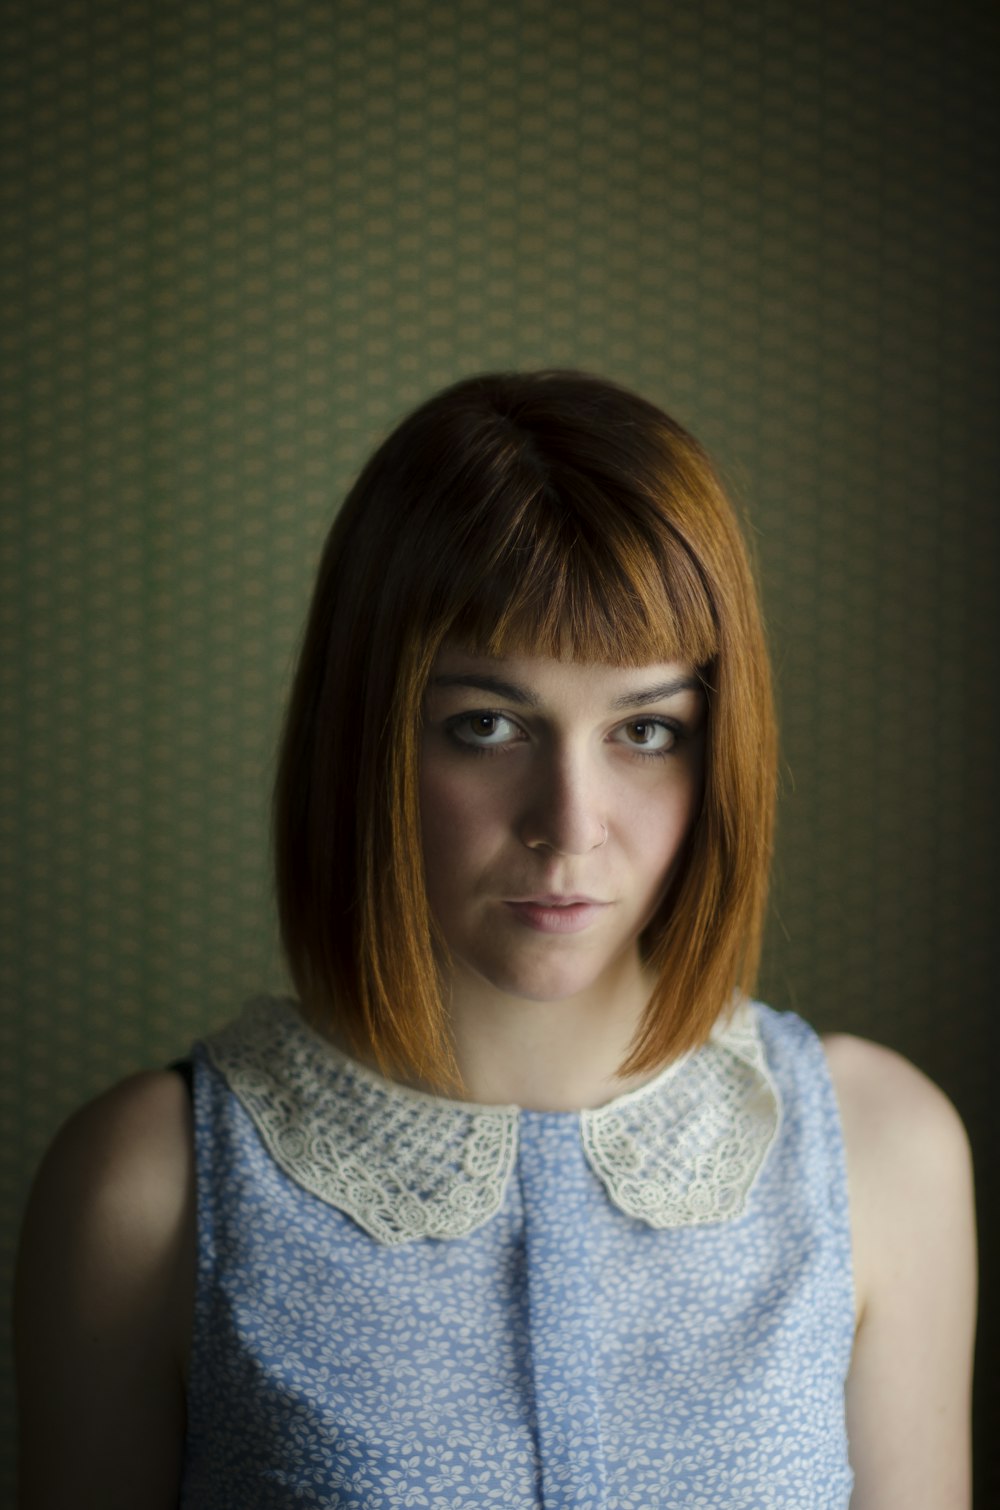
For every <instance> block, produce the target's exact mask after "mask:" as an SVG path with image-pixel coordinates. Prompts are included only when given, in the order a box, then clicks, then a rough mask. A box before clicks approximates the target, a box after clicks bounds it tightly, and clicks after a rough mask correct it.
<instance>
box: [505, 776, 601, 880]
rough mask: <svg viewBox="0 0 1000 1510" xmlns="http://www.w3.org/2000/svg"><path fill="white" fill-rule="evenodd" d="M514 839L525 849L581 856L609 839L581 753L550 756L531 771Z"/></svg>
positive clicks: (598, 795)
mask: <svg viewBox="0 0 1000 1510" xmlns="http://www.w3.org/2000/svg"><path fill="white" fill-rule="evenodd" d="M518 835H519V837H520V839H521V842H522V843H523V844H525V845H526V846H527V847H528V849H547V850H551V851H552V853H553V854H560V855H583V854H587V853H588V852H589V851H590V850H592V849H600V847H601V845H602V844H604V843H605V842H606V840H607V837H608V829H607V824H606V822H605V818H604V816H603V815H602V800H601V793H600V787H599V783H598V781H597V777H596V773H595V772H593V771H592V770H590V769H589V767H588V763H587V760H586V757H585V755H584V754H583V753H582V752H581V753H578V754H575V755H574V754H573V753H572V752H571V751H568V750H563V751H552V752H551V754H550V756H549V757H548V758H547V759H545V760H540V761H539V762H538V764H537V765H536V767H535V769H534V771H533V772H532V778H531V783H530V786H529V787H528V790H527V794H526V798H525V802H524V807H523V810H522V812H521V815H520V820H519V824H518Z"/></svg>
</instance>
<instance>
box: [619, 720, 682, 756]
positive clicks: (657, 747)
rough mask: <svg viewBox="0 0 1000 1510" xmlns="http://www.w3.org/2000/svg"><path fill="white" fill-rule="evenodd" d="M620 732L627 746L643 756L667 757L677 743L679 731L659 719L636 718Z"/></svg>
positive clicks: (624, 725) (623, 726)
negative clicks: (630, 746)
mask: <svg viewBox="0 0 1000 1510" xmlns="http://www.w3.org/2000/svg"><path fill="white" fill-rule="evenodd" d="M619 732H620V733H621V735H622V736H623V739H624V742H625V743H626V744H630V745H632V746H633V747H634V748H635V749H636V750H637V751H640V752H641V753H642V754H643V755H666V754H667V753H668V752H669V751H670V750H672V749H673V748H674V746H675V745H676V743H677V730H676V729H675V728H674V727H673V725H672V724H668V723H664V722H663V721H662V720H661V719H658V718H634V719H633V720H632V721H631V723H627V724H623V725H622V727H621V730H620V731H619Z"/></svg>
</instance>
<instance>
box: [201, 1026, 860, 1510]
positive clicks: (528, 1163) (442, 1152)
mask: <svg viewBox="0 0 1000 1510" xmlns="http://www.w3.org/2000/svg"><path fill="white" fill-rule="evenodd" d="M194 1106H195V1138H196V1163H197V1202H198V1279H197V1296H196V1304H195V1323H194V1335H193V1344H192V1355H191V1365H190V1378H189V1395H188V1430H187V1440H186V1447H185V1460H184V1471H183V1481H182V1492H181V1506H182V1510H231V1507H233V1506H235V1505H238V1506H240V1510H257V1507H260V1510H265V1507H266V1510H271V1507H274V1510H278V1507H282V1510H285V1507H291V1506H337V1507H341V1506H343V1507H347V1506H350V1507H352V1510H368V1507H379V1510H395V1507H397V1506H398V1507H403V1506H418V1507H440V1510H445V1507H447V1510H484V1507H489V1506H496V1507H497V1510H532V1507H545V1510H652V1507H660V1506H664V1507H692V1510H694V1507H698V1510H736V1507H740V1510H743V1507H747V1510H749V1507H754V1510H764V1507H766V1510H846V1506H847V1504H848V1500H849V1498H850V1493H851V1484H852V1475H851V1470H850V1467H849V1464H848V1457H847V1439H846V1431H845V1421H844V1384H845V1379H846V1375H847V1369H848V1365H849V1362H850V1355H851V1346H852V1341H853V1333H854V1304H853V1288H852V1277H851V1253H850V1230H849V1220H848V1207H847V1188H846V1178H845V1171H844V1161H843V1148H842V1143H841V1134H840V1124H839V1118H838V1113H837V1108H836V1104H835V1101H834V1095H833V1089H832V1086H831V1083H830V1080H829V1076H828V1074H827V1069H826V1061H825V1057H824V1054H823V1050H822V1047H821V1045H820V1043H819V1040H818V1039H817V1038H816V1036H815V1034H814V1033H813V1031H812V1030H811V1029H810V1028H809V1027H807V1026H806V1024H805V1023H804V1022H802V1021H801V1019H799V1018H798V1017H795V1016H794V1015H792V1014H790V1013H783V1014H779V1013H776V1012H773V1011H771V1010H770V1009H769V1008H767V1007H762V1006H759V1005H757V1004H750V1003H745V1004H743V1005H741V1006H740V1007H739V1008H738V1009H737V1011H736V1012H735V1013H734V1014H733V1016H732V1018H731V1019H730V1020H729V1021H728V1022H726V1023H725V1024H722V1025H720V1026H718V1027H717V1029H716V1030H715V1032H714V1033H713V1036H712V1038H711V1039H710V1041H709V1043H708V1044H706V1045H705V1046H704V1047H703V1048H701V1049H699V1050H697V1051H695V1052H694V1053H692V1054H690V1055H687V1056H686V1057H685V1058H683V1059H681V1060H679V1061H677V1062H676V1063H674V1064H672V1065H670V1066H669V1067H668V1068H667V1069H666V1070H665V1071H663V1072H662V1073H661V1074H660V1075H658V1076H657V1077H656V1078H655V1079H653V1080H652V1081H650V1082H649V1083H648V1084H647V1085H645V1086H643V1087H641V1088H640V1089H639V1090H637V1091H632V1092H630V1093H628V1094H626V1095H623V1096H621V1097H619V1098H617V1099H616V1100H614V1101H612V1102H610V1103H609V1104H608V1105H606V1106H604V1107H601V1108H599V1109H597V1110H592V1111H583V1112H536V1111H523V1110H519V1109H518V1108H517V1107H498V1106H476V1105H472V1104H468V1103H464V1102H458V1101H452V1100H449V1099H447V1098H444V1097H439V1096H434V1095H429V1094H425V1093H422V1092H419V1091H415V1090H410V1089H408V1088H406V1087H403V1086H400V1085H397V1084H395V1083H393V1082H390V1081H387V1080H384V1079H382V1078H381V1077H380V1076H378V1075H377V1074H375V1073H374V1072H373V1071H371V1070H368V1069H366V1068H364V1067H362V1066H360V1065H358V1064H356V1063H354V1061H352V1060H350V1059H348V1058H346V1057H345V1056H344V1055H342V1054H340V1053H339V1052H338V1051H337V1050H335V1049H334V1048H333V1047H332V1046H330V1045H329V1044H328V1043H327V1042H326V1040H325V1039H322V1038H320V1037H319V1036H317V1035H316V1034H315V1033H313V1032H312V1031H311V1030H310V1029H309V1028H308V1027H307V1026H306V1025H305V1024H304V1022H303V1021H302V1019H301V1018H300V1017H299V1015H298V1013H297V1011H296V1008H295V1004H294V1003H291V1002H287V1001H281V1000H276V999H270V998H268V999H261V1000H259V1001H256V1002H254V1003H251V1004H250V1006H249V1007H248V1008H247V1009H246V1011H245V1013H244V1015H243V1017H242V1018H241V1019H239V1020H238V1021H237V1022H236V1023H235V1024H233V1025H231V1026H230V1027H228V1028H225V1029H223V1030H222V1031H221V1032H219V1033H217V1034H215V1035H214V1036H212V1037H211V1038H209V1039H208V1040H207V1041H206V1042H205V1043H203V1044H200V1045H197V1046H196V1048H195V1051H194Z"/></svg>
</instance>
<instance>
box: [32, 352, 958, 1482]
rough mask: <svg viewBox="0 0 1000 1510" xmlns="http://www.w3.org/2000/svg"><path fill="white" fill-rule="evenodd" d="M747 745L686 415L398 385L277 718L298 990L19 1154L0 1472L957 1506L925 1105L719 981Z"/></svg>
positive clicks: (873, 1053) (722, 524) (949, 1308)
mask: <svg viewBox="0 0 1000 1510" xmlns="http://www.w3.org/2000/svg"><path fill="white" fill-rule="evenodd" d="M774 769H775V747H774V737H773V721H772V712H771V701H770V689H769V675H768V666H767V658H766V653H765V648H764V640H763V633H762V628H761V623H760V616H759V610H758V606H757V601H756V595H755V592H754V588H753V583H752V579H751V574H750V571H749V569H748V566H747V561H746V557H745V552H744V548H743V545H742V542H741V538H740V534H739V530H738V528H737V525H736V522H735V519H734V516H733V512H732V509H731V507H730V506H729V504H728V502H727V501H726V499H725V497H724V495H723V493H722V490H721V488H720V486H719V484H718V482H717V480H716V478H715V476H714V474H713V471H712V469H711V466H710V464H709V462H708V461H707V459H706V457H705V455H704V453H703V452H702V451H701V449H700V448H699V446H698V445H697V443H696V442H695V441H693V440H692V438H691V437H690V436H689V435H687V434H686V433H685V431H683V430H682V429H681V428H680V427H679V426H678V425H676V424H675V423H674V422H673V421H672V420H670V419H669V418H668V417H667V416H666V415H664V414H663V413H661V412H660V411H659V410H657V409H656V408H654V407H653V406H652V405H651V404H648V403H646V402H645V401H644V400H642V399H640V398H638V397H636V396H634V395H632V394H629V393H627V392H625V391H623V390H621V389H619V388H617V387H615V386H613V385H612V384H610V383H606V382H602V381H599V380H597V379H594V378H590V377H585V376H582V375H579V374H572V373H539V374H532V375H526V376H495V377H482V378H476V379H472V380H470V381H467V382H464V383H460V384H458V385H457V386H456V387H454V388H452V389H450V390H448V391H446V392H445V393H443V394H441V395H439V396H438V397H436V398H434V399H432V400H431V401H430V402H429V403H427V404H426V405H424V406H423V407H422V408H421V409H419V410H418V411H417V412H416V413H415V414H414V415H412V416H411V417H410V418H409V419H408V420H406V421H405V422H404V423H403V424H402V425H401V426H400V427H399V429H398V430H397V431H396V432H395V433H394V434H393V435H392V436H390V438H389V439H388V440H387V441H386V442H385V444H384V445H383V446H382V447H381V449H380V450H379V451H378V452H377V453H376V455H375V456H374V458H373V459H372V461H371V462H370V463H369V465H368V466H367V468H366V469H365V471H364V472H363V474H362V476H361V477H360V479H359V481H358V483H357V484H356V486H355V488H354V489H353V491H352V493H351V495H350V497H349V498H348V500H347V502H346V504H345V505H344V508H343V509H342V510H341V512H340V515H339V516H338V518H337V520H336V523H335V524H334V527H333V530H332V531H331V535H330V539H329V541H328V544H327V547H326V551H325V554H324V557H323V561H322V564H321V568H320V573H319V579H318V583H317V586H316V591H315V596H314V601H313V606H312V611H311V617H310V620H309V623H308V627H307V632H306V637H305V642H304V646H303V650H302V655H301V659H300V665H299V670H298V674H297V679H296V683H295V687H294V692H293V696H292V700H291V705H290V709H289V713H288V719H287V725H286V730H285V735H284V744H283V750H282V757H281V765H280V771H279V776H278V782H277V790H276V800H275V851H276V861H277V894H278V903H279V913H280V918H281V925H282V933H283V939H284V944H285V949H286V953H287V957H288V961H289V965H290V969H291V974H292V977H293V979H294V982H295V985H296V988H297V991H298V998H299V999H298V1001H297V1002H296V1003H289V1002H281V1001H274V1000H262V1001H259V1002H257V1003H254V1004H252V1005H251V1007H250V1008H249V1009H248V1010H247V1012H246V1013H245V1014H244V1016H243V1017H242V1018H241V1019H240V1020H238V1021H237V1022H236V1023H235V1024H233V1025H231V1026H230V1027H229V1028H227V1029H225V1030H223V1031H222V1032H221V1033H218V1034H216V1035H214V1036H213V1037H212V1038H211V1039H210V1040H208V1042H207V1043H206V1044H204V1045H201V1046H199V1047H198V1048H197V1049H196V1051H195V1055H194V1066H193V1107H194V1111H193V1118H192V1102H191V1097H190V1094H189V1090H188V1087H187V1086H186V1085H185V1083H184V1079H183V1078H182V1076H181V1075H179V1074H177V1073H174V1072H172V1071H164V1072H162V1073H152V1074H145V1075H140V1076H137V1077H134V1078H133V1079H131V1080H129V1081H127V1082H125V1083H124V1084H123V1085H121V1086H119V1087H117V1088H116V1089H114V1090H112V1091H111V1092H110V1093H109V1094H108V1095H106V1096H105V1097H103V1098H102V1099H100V1100H99V1101H97V1102H96V1103H94V1104H93V1105H92V1106H90V1107H88V1108H85V1109H84V1110H83V1111H82V1112H81V1113H79V1114H78V1115H77V1116H76V1117H75V1118H74V1119H72V1120H71V1122H70V1123H69V1124H68V1126H67V1127H66V1128H65V1129H64V1130H63V1132H62V1133H61V1134H60V1135H59V1137H58V1139H57V1140H56V1143H55V1145H54V1147H53V1149H52V1150H51V1152H50V1154H49V1156H48V1158H47V1160H46V1162H45V1164H44V1166H43V1169H42V1171H41V1173H40V1175H39V1178H38V1181H37V1185H36V1189H35V1192H34V1195H33V1198H32V1202H31V1206H30V1209H29V1213H28V1217H27V1221H26V1225H25V1235H24V1241H23V1249H22V1258H21V1268H20V1282H19V1292H18V1344H19V1367H20V1376H21V1391H22V1401H23V1422H24V1424H23V1444H24V1445H23V1476H24V1489H23V1496H24V1498H23V1503H24V1504H25V1505H31V1506H61V1505H70V1504H72V1505H73V1506H74V1507H80V1506H84V1505H90V1504H93V1505H98V1504H99V1505H101V1506H102V1507H108V1506H119V1505H120V1506H140V1505H141V1506H144V1507H151V1506H157V1505H163V1506H168V1505H170V1506H172V1505H176V1504H177V1502H178V1496H179V1497H180V1503H181V1504H182V1505H184V1506H186V1507H187V1506H191V1507H202V1506H204V1507H209V1506H222V1505H226V1506H229V1505H239V1506H241V1507H250V1506H279V1505H280V1506H284V1505H292V1504H296V1505H298V1504H303V1505H304V1504H323V1505H351V1506H375V1505H378V1506H389V1505H392V1506H395V1505H440V1506H469V1507H473V1506H474V1507H477V1510H478V1507H481V1506H483V1505H488V1504H497V1505H503V1506H531V1505H545V1506H547V1507H551V1506H577V1507H584V1506H586V1507H597V1506H608V1507H611V1506H616V1507H626V1506H629V1507H631V1506H636V1507H638V1506H661V1505H662V1506H688V1505H690V1506H717V1507H721V1506H726V1507H731V1506H763V1505H766V1506H770V1507H777V1506H784V1507H791V1506H795V1507H800V1510H806V1507H808V1510H823V1507H844V1506H846V1505H847V1504H848V1502H850V1504H851V1506H852V1507H854V1510H858V1507H866V1510H867V1507H877V1510H891V1507H894V1506H900V1507H904V1506H905V1507H906V1510H917V1507H920V1506H927V1507H931V1506H933V1507H934V1510H943V1507H960V1506H965V1505H967V1504H968V1497H969V1488H968V1478H969V1468H968V1458H969V1450H968V1393H969V1373H970V1351H971V1334H972V1313H973V1291H974V1278H973V1246H974V1244H973V1234H972V1216H971V1196H970V1173H969V1161H968V1155H967V1150H966V1144H965V1140H964V1136H963V1133H962V1129H961V1126H960V1123H959V1122H958V1119H957V1117H956V1115H955V1113H954V1112H953V1110H952V1109H951V1107H950V1106H949V1104H948V1103H947V1102H946V1101H945V1099H944V1098H943V1097H942V1096H941V1094H940V1093H939V1092H938V1091H937V1090H936V1089H935V1088H934V1087H932V1086H931V1085H930V1083H929V1082H928V1081H927V1080H926V1079H924V1077H923V1076H922V1075H921V1074H919V1073H918V1072H917V1071H916V1070H915V1069H913V1068H912V1067H911V1066H910V1065H908V1064H907V1063H905V1062H904V1061H903V1060H901V1059H899V1058H898V1057H897V1056H896V1055H894V1054H892V1053H890V1052H889V1051H887V1050H884V1049H880V1048H877V1047H875V1046H874V1045H871V1044H866V1043H862V1042H859V1041H856V1040H851V1039H847V1038H839V1039H834V1040H832V1041H829V1042H827V1043H826V1044H825V1046H822V1045H820V1043H819V1041H818V1040H817V1039H816V1038H815V1037H814V1035H813V1034H812V1032H811V1031H810V1030H809V1029H808V1028H807V1027H806V1026H805V1024H804V1023H802V1022H801V1021H800V1020H799V1019H798V1018H796V1017H793V1016H791V1015H790V1014H778V1013H774V1012H770V1011H769V1010H768V1009H767V1008H764V1007H759V1006H757V1005H754V1004H753V1003H752V1002H751V1001H750V999H749V992H750V988H751V984H752V978H753V972H754V967H755V964H756V959H757V954H758V946H759V939H760V931H761V924H762V917H763V909H764V897H765V884H766V873H767V865H768V860H769V855H770V843H771V822H772V806H773V789H774ZM852 1482H853V1492H852Z"/></svg>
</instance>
